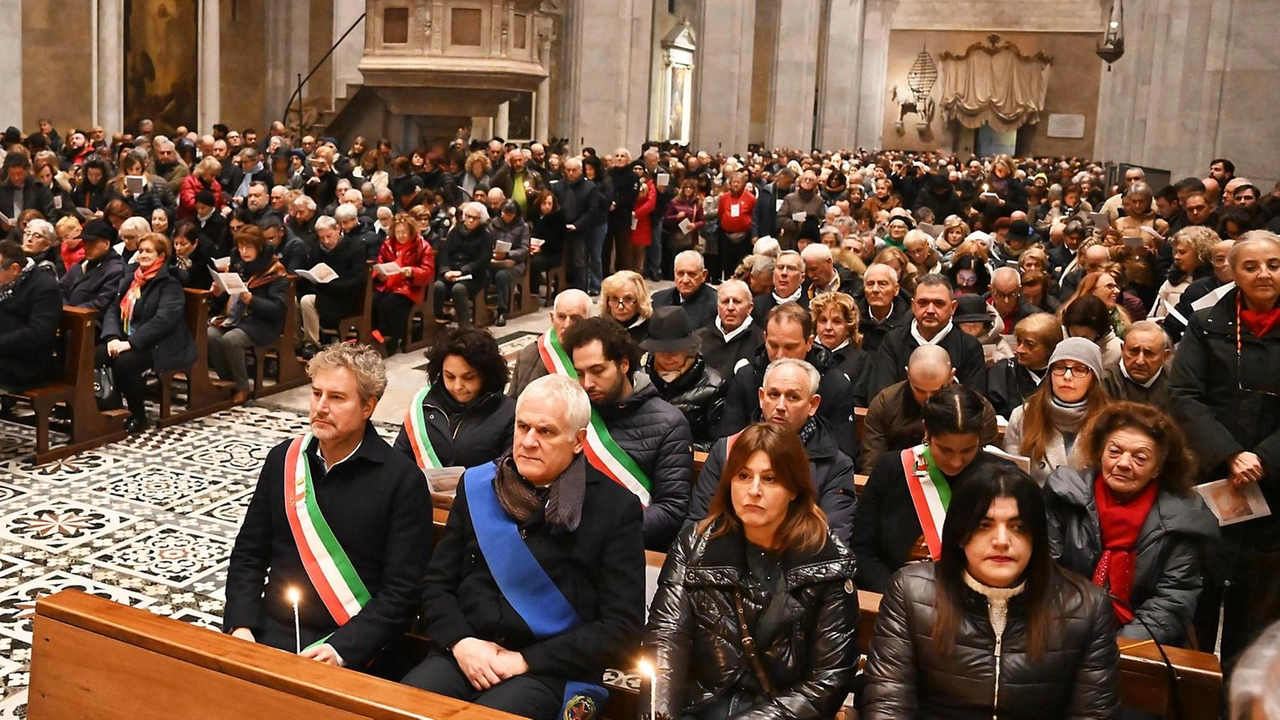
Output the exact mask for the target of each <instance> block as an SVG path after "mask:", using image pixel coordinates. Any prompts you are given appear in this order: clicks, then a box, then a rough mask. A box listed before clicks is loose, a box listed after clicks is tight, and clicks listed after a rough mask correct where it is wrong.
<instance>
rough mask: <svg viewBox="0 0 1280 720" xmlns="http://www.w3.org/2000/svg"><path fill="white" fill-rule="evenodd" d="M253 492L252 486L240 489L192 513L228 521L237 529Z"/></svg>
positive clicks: (242, 520)
mask: <svg viewBox="0 0 1280 720" xmlns="http://www.w3.org/2000/svg"><path fill="white" fill-rule="evenodd" d="M253 493H254V489H253V488H248V489H245V490H241V491H240V492H238V493H236V494H234V495H231V496H230V497H228V498H226V499H223V500H219V501H218V502H215V503H213V504H211V505H208V506H206V507H204V508H201V509H199V510H196V511H194V513H193V514H195V515H198V516H200V517H207V518H210V519H212V520H218V521H221V522H224V523H229V524H230V525H233V526H235V527H236V529H237V530H238V529H239V528H240V524H241V523H242V522H244V514H245V511H246V510H248V509H249V501H250V500H252V499H253ZM211 494H213V493H211Z"/></svg>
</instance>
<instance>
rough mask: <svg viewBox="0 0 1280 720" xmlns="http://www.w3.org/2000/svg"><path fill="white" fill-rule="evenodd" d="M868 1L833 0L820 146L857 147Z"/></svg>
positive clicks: (820, 109) (820, 113)
mask: <svg viewBox="0 0 1280 720" xmlns="http://www.w3.org/2000/svg"><path fill="white" fill-rule="evenodd" d="M865 12H866V0H831V15H830V16H829V17H828V18H827V21H826V22H827V28H828V31H827V33H828V35H827V47H826V54H825V56H824V57H823V58H822V62H823V68H824V70H823V78H824V82H823V87H822V92H821V94H820V96H819V97H818V147H820V148H822V149H823V150H836V149H838V148H850V149H852V148H856V147H857V146H858V143H857V135H858V116H859V101H860V100H861V97H860V94H861V90H862V32H863V24H862V21H863V16H864V14H865Z"/></svg>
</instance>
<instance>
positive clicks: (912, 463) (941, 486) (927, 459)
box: [902, 445, 951, 561]
mask: <svg viewBox="0 0 1280 720" xmlns="http://www.w3.org/2000/svg"><path fill="white" fill-rule="evenodd" d="M902 474H903V475H904V476H906V479H907V489H908V490H910V491H911V502H912V503H913V504H914V505H915V508H916V516H917V517H918V518H919V519H920V529H921V530H923V531H924V542H925V544H926V545H928V546H929V555H930V556H931V557H932V558H933V559H934V560H935V561H937V560H938V559H940V558H941V557H942V524H943V523H944V522H945V521H946V519H947V508H948V507H949V506H950V505H951V485H949V484H948V483H947V479H946V478H945V477H943V475H942V472H941V471H939V470H938V466H937V465H936V464H934V462H933V458H932V457H931V456H930V455H929V448H928V447H927V446H925V445H917V446H915V447H913V448H907V449H906V450H903V451H902Z"/></svg>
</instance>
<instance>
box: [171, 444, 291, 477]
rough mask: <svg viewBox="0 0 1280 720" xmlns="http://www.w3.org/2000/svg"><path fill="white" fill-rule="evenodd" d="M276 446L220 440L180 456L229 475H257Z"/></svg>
mask: <svg viewBox="0 0 1280 720" xmlns="http://www.w3.org/2000/svg"><path fill="white" fill-rule="evenodd" d="M274 444H275V443H261V442H253V441H249V440H234V439H226V440H218V441H215V442H210V443H208V444H206V445H205V446H203V447H201V448H198V449H196V450H193V451H191V452H188V453H185V454H183V455H180V456H179V458H180V459H182V460H186V461H189V462H195V463H200V464H201V465H208V466H210V467H211V468H216V469H220V470H223V471H226V472H229V473H231V472H234V473H236V474H242V473H253V474H255V475H256V474H257V473H258V471H259V470H261V469H262V464H263V462H265V461H266V459H267V453H268V452H270V451H271V448H272V446H273V445H274Z"/></svg>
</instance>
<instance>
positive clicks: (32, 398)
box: [10, 305, 129, 465]
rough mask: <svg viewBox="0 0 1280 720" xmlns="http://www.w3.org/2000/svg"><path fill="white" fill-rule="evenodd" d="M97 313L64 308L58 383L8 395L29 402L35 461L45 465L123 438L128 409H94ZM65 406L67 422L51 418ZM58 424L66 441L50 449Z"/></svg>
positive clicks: (60, 337)
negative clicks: (56, 409)
mask: <svg viewBox="0 0 1280 720" xmlns="http://www.w3.org/2000/svg"><path fill="white" fill-rule="evenodd" d="M97 316H98V313H97V311H96V310H90V309H87V308H79V307H72V306H69V305H68V306H64V307H63V308H62V320H61V322H60V324H59V327H58V334H59V340H60V346H61V350H60V357H59V371H58V373H57V379H56V380H53V381H51V382H49V383H47V384H45V385H42V386H40V387H36V388H31V389H30V390H26V391H23V392H18V393H12V394H11V395H10V397H14V398H17V399H19V400H24V401H26V402H29V403H31V407H32V410H33V411H34V412H35V417H34V420H33V424H34V425H35V429H36V452H35V463H36V464H37V465H43V464H45V463H48V462H53V461H55V460H61V459H62V458H65V457H68V456H70V455H75V454H76V453H80V452H84V451H86V450H91V449H93V448H96V447H100V446H102V445H105V444H107V443H109V442H115V441H116V440H122V439H124V438H125V437H127V433H125V431H124V421H125V419H126V418H128V417H129V411H128V410H109V411H105V412H103V411H100V410H98V401H97V398H96V397H95V396H94V394H93V370H94V343H95V339H96V336H97V333H96V330H95V326H94V321H95V319H96V318H97ZM58 406H61V407H64V408H66V409H67V410H68V411H69V412H70V414H71V419H70V420H69V421H67V422H60V421H59V420H58V419H57V418H55V417H54V408H55V407H58ZM55 425H58V426H62V428H64V429H65V430H66V432H67V434H68V435H70V440H69V441H68V442H67V443H66V444H64V445H61V446H59V447H56V448H55V447H52V446H51V445H52V442H51V432H50V431H51V428H53V427H54V426H55Z"/></svg>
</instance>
